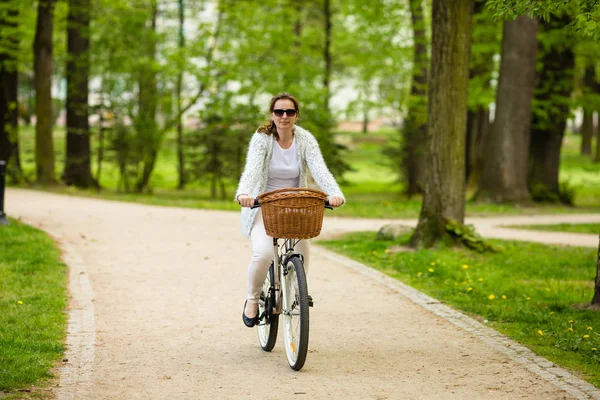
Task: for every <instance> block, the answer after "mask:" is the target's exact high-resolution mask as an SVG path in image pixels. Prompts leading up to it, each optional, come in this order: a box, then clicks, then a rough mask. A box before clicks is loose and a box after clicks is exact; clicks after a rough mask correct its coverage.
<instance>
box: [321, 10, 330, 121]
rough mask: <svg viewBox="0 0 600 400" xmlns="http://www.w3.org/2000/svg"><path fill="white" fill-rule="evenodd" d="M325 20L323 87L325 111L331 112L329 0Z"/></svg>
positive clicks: (324, 15) (324, 14)
mask: <svg viewBox="0 0 600 400" xmlns="http://www.w3.org/2000/svg"><path fill="white" fill-rule="evenodd" d="M323 20H324V22H325V23H324V25H325V26H324V28H325V45H324V46H323V61H324V62H325V71H324V72H323V89H324V92H325V93H324V95H323V97H324V101H323V103H324V104H323V105H324V107H325V112H326V113H327V114H329V112H330V110H329V98H330V96H331V88H330V86H329V85H330V81H331V64H332V62H331V4H330V1H329V0H323Z"/></svg>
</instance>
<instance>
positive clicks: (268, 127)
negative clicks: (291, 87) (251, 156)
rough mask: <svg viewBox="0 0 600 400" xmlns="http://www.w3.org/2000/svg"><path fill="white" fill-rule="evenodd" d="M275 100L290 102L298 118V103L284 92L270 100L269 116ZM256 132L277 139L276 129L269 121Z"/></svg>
mask: <svg viewBox="0 0 600 400" xmlns="http://www.w3.org/2000/svg"><path fill="white" fill-rule="evenodd" d="M277 100H290V101H291V102H292V103H294V108H295V109H296V112H297V114H296V115H298V116H300V103H298V100H297V99H296V98H295V97H294V96H292V95H291V94H289V93H285V92H283V93H279V94H277V95H275V96H273V98H272V99H271V105H270V106H269V114H270V113H272V112H273V110H274V109H275V103H277ZM257 131H258V132H262V133H266V134H267V135H273V136H275V139H279V134H278V133H277V127H276V126H275V122H274V121H273V120H271V119H270V120H269V121H267V122H265V123H264V124H262V125H261V126H259V127H258V129H257Z"/></svg>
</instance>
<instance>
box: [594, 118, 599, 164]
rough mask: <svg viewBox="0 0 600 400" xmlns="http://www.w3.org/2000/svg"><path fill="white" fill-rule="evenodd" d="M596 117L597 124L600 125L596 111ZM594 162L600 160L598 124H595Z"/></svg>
mask: <svg viewBox="0 0 600 400" xmlns="http://www.w3.org/2000/svg"><path fill="white" fill-rule="evenodd" d="M596 117H597V118H598V125H600V114H598V113H596ZM594 162H597V163H598V162H600V126H596V156H595V157H594Z"/></svg>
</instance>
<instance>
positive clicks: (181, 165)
mask: <svg viewBox="0 0 600 400" xmlns="http://www.w3.org/2000/svg"><path fill="white" fill-rule="evenodd" d="M178 4H179V50H181V51H183V49H184V48H185V34H184V24H185V6H184V0H179V1H178ZM182 86H183V72H179V74H178V75H177V161H178V171H179V181H178V184H177V188H178V189H180V190H182V189H184V188H185V185H186V176H185V155H184V153H183V122H182V114H183V113H182V112H181V105H182V101H181V90H182Z"/></svg>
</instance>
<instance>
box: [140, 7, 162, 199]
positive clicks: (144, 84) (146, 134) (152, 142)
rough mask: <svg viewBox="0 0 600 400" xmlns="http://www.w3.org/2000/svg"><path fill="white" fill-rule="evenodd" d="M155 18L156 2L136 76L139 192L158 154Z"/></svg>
mask: <svg viewBox="0 0 600 400" xmlns="http://www.w3.org/2000/svg"><path fill="white" fill-rule="evenodd" d="M157 17H158V3H157V0H151V1H150V21H149V24H148V25H149V27H147V28H146V29H145V32H144V35H143V37H142V39H141V40H142V44H143V45H142V46H141V49H142V54H141V56H142V59H143V63H141V65H140V71H139V75H138V93H139V98H138V108H139V112H138V116H137V120H136V130H137V134H138V137H139V140H140V145H141V146H140V147H141V148H142V149H143V151H142V154H141V156H142V159H141V161H142V173H141V175H140V177H139V179H138V181H137V183H136V191H138V192H142V191H144V190H145V189H146V188H147V187H148V184H149V183H150V177H151V175H152V171H153V170H154V165H155V163H156V157H157V156H158V151H159V150H160V143H161V137H160V135H159V134H158V133H159V132H158V127H157V123H156V111H157V107H158V88H157V82H156V79H157V76H156V75H157V74H156V72H157V71H156V68H155V62H156V45H157V40H156V39H157V38H156V20H157Z"/></svg>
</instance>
